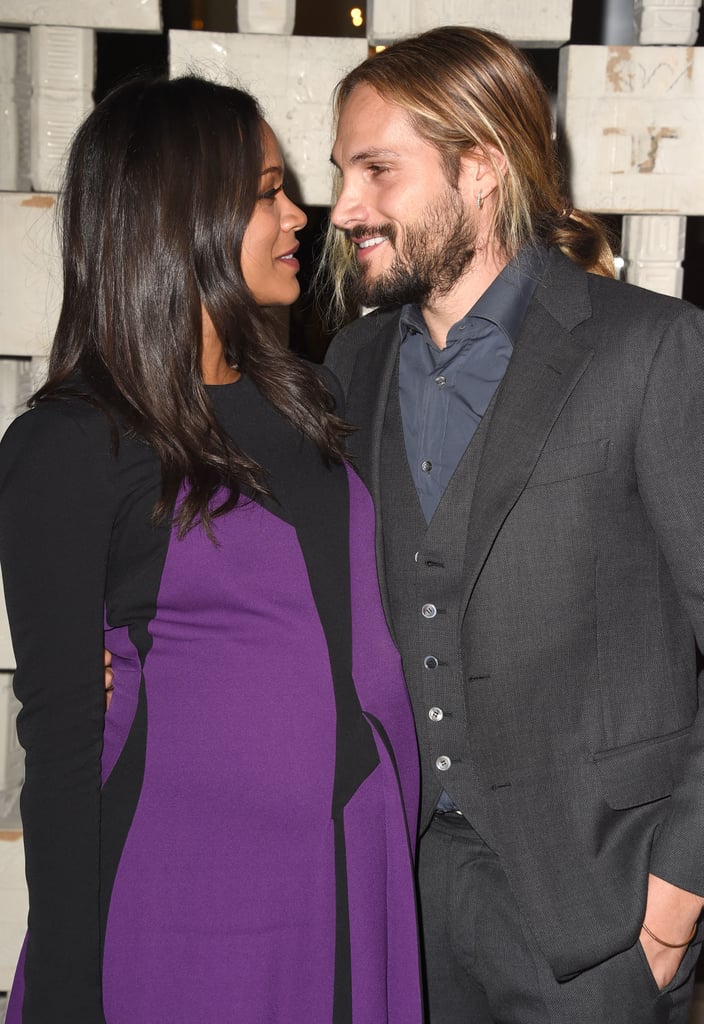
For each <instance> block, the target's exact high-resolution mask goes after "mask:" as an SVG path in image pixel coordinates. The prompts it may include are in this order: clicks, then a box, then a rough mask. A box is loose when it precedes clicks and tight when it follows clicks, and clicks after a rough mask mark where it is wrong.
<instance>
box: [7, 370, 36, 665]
mask: <svg viewBox="0 0 704 1024" xmlns="http://www.w3.org/2000/svg"><path fill="white" fill-rule="evenodd" d="M34 390H35V388H34V376H33V374H32V360H31V359H26V358H25V359H12V358H7V357H6V358H3V359H0V437H1V436H2V435H3V434H4V433H5V431H6V430H7V428H8V427H9V426H10V424H11V423H12V421H13V420H14V419H15V417H16V416H19V414H20V413H21V412H24V410H25V407H26V404H27V399H28V398H29V396H30V395H31V394H32V392H33V391H34ZM12 664H14V662H13V663H12ZM7 667H8V666H7V664H6V663H4V662H3V661H2V659H0V671H2V669H3V668H7Z"/></svg>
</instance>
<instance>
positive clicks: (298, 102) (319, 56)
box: [169, 31, 367, 206]
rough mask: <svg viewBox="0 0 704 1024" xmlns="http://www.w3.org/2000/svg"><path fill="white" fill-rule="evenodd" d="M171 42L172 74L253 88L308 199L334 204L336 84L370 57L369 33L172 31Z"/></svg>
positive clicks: (289, 169)
mask: <svg viewBox="0 0 704 1024" xmlns="http://www.w3.org/2000/svg"><path fill="white" fill-rule="evenodd" d="M169 47H170V71H171V75H172V76H174V77H175V76H177V75H183V74H186V73H188V72H189V71H194V70H195V71H198V72H199V73H201V74H204V75H207V76H208V77H209V78H213V79H215V80H217V81H221V82H225V83H226V84H228V85H232V84H234V85H241V86H242V87H243V88H244V89H249V90H250V91H251V92H252V93H253V94H254V95H255V96H256V97H257V99H258V100H259V101H260V103H261V105H262V107H263V109H264V114H265V116H266V118H267V120H268V121H269V123H270V124H271V126H272V128H273V129H274V131H275V133H276V135H277V138H278V140H279V144H280V146H281V150H282V152H283V156H284V160H285V161H286V166H287V174H288V175H289V176H290V177H295V178H296V180H297V183H298V185H299V187H300V190H301V196H302V199H303V202H304V203H306V204H307V205H310V206H328V205H329V204H330V195H331V180H332V179H331V173H330V162H329V161H330V150H331V148H332V138H331V127H330V125H331V116H330V115H331V102H330V101H331V95H332V90H333V88H334V87H335V85H336V84H337V82H338V81H339V79H340V78H342V77H343V75H344V74H346V72H347V71H349V70H350V69H351V68H353V67H355V66H356V65H357V64H360V63H361V62H362V61H363V60H364V59H365V57H366V56H367V43H366V40H364V39H328V38H324V37H320V36H318V37H312V36H311V37H308V36H268V35H244V34H242V33H215V32H179V31H172V32H170V33H169Z"/></svg>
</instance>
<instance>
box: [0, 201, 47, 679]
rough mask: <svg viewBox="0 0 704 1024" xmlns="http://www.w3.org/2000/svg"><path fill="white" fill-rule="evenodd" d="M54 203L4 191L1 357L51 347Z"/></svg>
mask: <svg viewBox="0 0 704 1024" xmlns="http://www.w3.org/2000/svg"><path fill="white" fill-rule="evenodd" d="M55 205H56V197H55V196H52V195H44V194H40V193H26V192H2V193H0V239H2V248H1V249H0V268H1V272H0V355H10V356H43V355H46V353H47V352H48V350H49V344H50V340H51V338H52V336H53V334H54V330H55V327H56V321H57V318H58V313H59V308H60V303H61V261H60V257H59V248H58V241H57V237H56V232H55V230H54V208H55ZM0 667H5V666H4V665H2V659H1V658H0Z"/></svg>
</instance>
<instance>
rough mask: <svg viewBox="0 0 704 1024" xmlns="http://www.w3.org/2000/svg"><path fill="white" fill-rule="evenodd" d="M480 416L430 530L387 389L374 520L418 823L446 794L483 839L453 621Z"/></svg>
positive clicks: (395, 403) (457, 614) (456, 621)
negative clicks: (408, 733) (418, 787)
mask: <svg viewBox="0 0 704 1024" xmlns="http://www.w3.org/2000/svg"><path fill="white" fill-rule="evenodd" d="M490 415H491V407H490V408H489V410H487V413H486V414H485V416H484V418H483V420H482V423H481V425H480V427H479V429H478V430H477V432H476V434H475V435H474V438H473V439H472V442H471V444H470V445H469V447H468V448H467V450H466V452H465V453H464V455H463V457H462V459H461V460H460V463H459V465H458V467H457V469H456V470H455V473H454V475H453V477H452V479H451V480H450V483H449V485H448V487H447V490H446V491H445V494H444V495H443V498H442V500H441V502H440V504H439V505H438V508H437V510H436V512H435V515H434V516H433V518H432V520H431V522H430V524H429V525H426V522H425V518H424V516H423V513H422V511H421V507H420V503H419V501H418V496H417V494H416V490H415V487H414V485H413V480H412V478H411V474H410V470H409V468H408V460H407V458H406V449H405V445H404V440H403V424H402V421H401V410H400V406H399V400H398V392H397V389H396V388H394V387H392V388H391V389H390V392H389V402H388V405H387V409H386V416H385V420H384V429H383V432H382V446H381V464H380V470H381V473H380V476H381V502H380V505H381V523H382V536H383V538H384V540H383V556H384V565H385V576H386V580H387V581H389V583H390V585H389V594H388V600H389V609H390V613H391V624H392V629H393V633H394V637H395V640H396V643H397V645H398V647H399V650H400V651H401V654H402V656H403V667H404V671H405V674H406V680H407V682H408V688H409V691H410V694H411V700H412V702H413V710H414V713H415V717H416V727H417V731H418V743H419V747H420V757H421V769H422V774H423V804H422V809H421V823H422V825H423V826H425V824H426V823H427V821H428V819H429V817H430V815H431V813H432V811H433V808H434V807H435V804H436V803H437V798H438V796H439V793H440V790H441V789H442V788H444V789H446V790H447V792H448V793H449V794H450V796H451V797H452V799H453V800H454V801H455V803H456V804H457V805H458V807H460V808H461V809H462V811H463V812H464V814H465V815H466V816H467V818H468V819H469V820H470V821H471V822H472V824H473V825H474V827H475V828H476V829H477V831H478V832H480V834H481V835H483V836H484V838H485V839H486V840H487V841H490V837H489V834H488V833H489V828H488V825H487V824H486V821H485V812H484V799H483V795H482V787H481V786H480V785H479V783H478V780H477V777H476V773H475V767H474V764H473V762H472V760H471V758H470V751H469V749H468V733H467V706H466V703H465V693H464V678H463V673H462V664H461V653H460V651H461V648H460V625H461V622H460V619H461V614H462V611H463V609H462V599H463V593H464V582H465V574H464V560H465V543H466V538H467V527H468V523H469V510H470V504H471V500H472V493H473V490H474V482H475V478H476V471H477V467H478V463H479V456H480V454H481V450H482V446H483V442H484V435H485V433H486V429H487V424H488V420H489V417H490Z"/></svg>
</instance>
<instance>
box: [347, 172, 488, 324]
mask: <svg viewBox="0 0 704 1024" xmlns="http://www.w3.org/2000/svg"><path fill="white" fill-rule="evenodd" d="M354 234H355V237H356V238H359V236H360V232H359V230H357V231H355V232H354ZM379 235H382V236H384V237H385V238H388V240H389V244H390V245H392V246H393V247H394V250H395V256H394V261H393V263H392V264H391V266H390V267H389V269H388V270H385V271H382V272H381V273H380V274H379V275H378V276H376V277H374V278H371V277H370V275H369V273H368V272H367V271H366V269H365V267H364V265H363V264H359V263H357V264H356V269H355V274H354V278H353V279H352V282H351V288H350V291H351V296H350V297H351V299H352V301H353V302H354V303H356V304H357V305H361V306H392V305H394V306H395V305H403V304H404V303H407V302H409V303H415V304H416V305H418V306H424V305H426V304H427V303H428V300H429V299H431V297H432V298H439V297H442V296H443V295H446V294H447V293H448V292H450V291H451V290H452V288H453V287H454V285H455V284H456V282H457V281H458V279H459V278H460V277H461V275H462V274H463V272H464V271H465V270H466V269H467V267H468V266H469V265H470V263H471V262H472V260H473V259H474V254H475V251H476V249H475V246H476V238H477V230H476V226H475V225H474V224H473V223H472V221H471V220H470V219H469V217H468V216H467V213H466V211H465V207H464V203H463V202H462V197H461V196H460V194H459V192H458V191H457V190H456V189H453V188H450V187H448V188H447V189H446V191H445V193H444V194H443V195H442V196H441V197H440V199H437V200H435V201H434V202H433V203H431V204H429V205H428V206H426V207H425V209H424V210H423V212H422V213H421V215H420V217H419V218H418V220H417V221H416V222H415V223H413V224H410V225H409V226H408V227H407V228H406V229H405V231H404V237H403V248H402V249H399V248H397V247H396V239H397V237H398V235H397V231H396V229H395V228H394V226H393V225H392V224H383V225H381V226H380V227H372V228H365V229H364V237H365V238H375V237H377V236H379Z"/></svg>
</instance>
